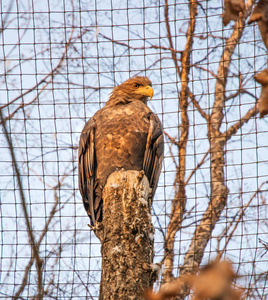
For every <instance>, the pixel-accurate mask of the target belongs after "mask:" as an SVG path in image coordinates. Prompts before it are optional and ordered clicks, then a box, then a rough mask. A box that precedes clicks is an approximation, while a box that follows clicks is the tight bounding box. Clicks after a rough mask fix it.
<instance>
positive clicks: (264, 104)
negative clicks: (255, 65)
mask: <svg viewBox="0 0 268 300" xmlns="http://www.w3.org/2000/svg"><path fill="white" fill-rule="evenodd" d="M254 79H255V80H256V81H257V82H258V83H260V84H261V85H262V88H261V95H260V98H259V100H258V109H259V111H260V118H263V117H264V116H265V115H267V114H268V70H267V69H265V70H262V71H261V72H259V73H258V74H256V75H255V76H254Z"/></svg>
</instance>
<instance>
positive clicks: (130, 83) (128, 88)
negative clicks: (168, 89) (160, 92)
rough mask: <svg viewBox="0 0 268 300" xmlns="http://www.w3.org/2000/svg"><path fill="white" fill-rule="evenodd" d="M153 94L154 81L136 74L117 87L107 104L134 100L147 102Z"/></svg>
mask: <svg viewBox="0 0 268 300" xmlns="http://www.w3.org/2000/svg"><path fill="white" fill-rule="evenodd" d="M153 94H154V90H153V88H152V82H151V81H150V80H149V79H148V78H147V77H143V76H136V77H133V78H130V79H128V80H126V81H125V82H123V83H122V84H120V85H118V86H117V87H115V88H114V90H113V91H112V92H111V95H110V98H109V101H108V102H107V104H108V105H111V104H112V105H116V104H119V103H128V102H131V101H133V100H140V101H142V102H143V103H145V104H146V103H147V100H148V98H150V99H151V98H152V97H153Z"/></svg>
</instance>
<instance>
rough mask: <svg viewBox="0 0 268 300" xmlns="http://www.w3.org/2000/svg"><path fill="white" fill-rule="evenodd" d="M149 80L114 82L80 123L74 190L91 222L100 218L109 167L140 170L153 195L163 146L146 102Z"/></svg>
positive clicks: (149, 93)
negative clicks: (105, 98)
mask: <svg viewBox="0 0 268 300" xmlns="http://www.w3.org/2000/svg"><path fill="white" fill-rule="evenodd" d="M152 96H153V89H152V83H151V81H150V80H149V79H148V78H146V77H141V76H137V77H134V78H131V79H128V80H127V81H125V82H124V83H122V84H121V85H119V86H117V87H115V88H114V90H113V91H112V93H111V95H110V98H109V100H108V101H107V103H106V105H105V106H104V107H103V108H102V109H100V110H99V111H97V112H96V114H95V115H94V116H93V117H92V118H91V119H90V120H89V121H88V122H87V123H86V124H85V126H84V129H83V130H82V133H81V136H80V142H79V154H78V156H79V158H78V159H79V161H78V175H79V190H80V193H81V195H82V198H83V203H84V207H85V209H86V211H87V213H88V215H89V217H90V219H91V223H92V225H95V223H96V222H101V221H102V190H103V188H104V186H105V183H106V180H107V178H108V177H109V175H110V174H112V173H113V172H114V171H115V170H117V169H121V168H124V169H125V170H137V171H141V170H144V172H145V175H146V176H147V178H148V180H149V182H150V187H151V188H152V197H153V196H154V193H155V190H156V187H157V183H158V179H159V175H160V171H161V166H162V160H163V152H164V142H163V130H162V125H161V122H160V120H159V118H158V117H157V116H156V115H155V114H154V113H153V112H152V111H151V110H150V109H149V107H148V106H147V105H146V103H147V99H148V97H150V98H152Z"/></svg>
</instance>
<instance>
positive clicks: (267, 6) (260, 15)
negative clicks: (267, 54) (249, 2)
mask: <svg viewBox="0 0 268 300" xmlns="http://www.w3.org/2000/svg"><path fill="white" fill-rule="evenodd" d="M253 22H257V23H258V26H259V31H260V33H261V37H262V40H263V43H264V45H265V47H266V48H267V49H268V1H267V0H260V1H259V2H258V4H257V5H256V6H255V7H254V10H253V13H252V15H251V17H250V18H249V20H248V24H251V23H253Z"/></svg>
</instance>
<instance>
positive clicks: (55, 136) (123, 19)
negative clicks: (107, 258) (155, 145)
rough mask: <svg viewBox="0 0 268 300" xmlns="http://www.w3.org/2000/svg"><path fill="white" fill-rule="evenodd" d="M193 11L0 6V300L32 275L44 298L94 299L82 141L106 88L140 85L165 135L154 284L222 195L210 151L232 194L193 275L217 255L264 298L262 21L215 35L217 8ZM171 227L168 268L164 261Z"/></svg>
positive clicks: (267, 135) (266, 139) (114, 0)
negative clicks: (131, 81) (81, 183)
mask: <svg viewBox="0 0 268 300" xmlns="http://www.w3.org/2000/svg"><path fill="white" fill-rule="evenodd" d="M253 2H254V1H253ZM189 3H190V4H189ZM194 3H195V1H189V2H188V1H184V0H179V1H167V0H166V1H152V0H148V1H147V0H143V1H141V0H139V1H134V0H133V1H132V0H128V1H118V0H107V1H106V0H104V1H97V0H95V1H91V0H88V1H84V0H79V1H65V0H60V1H49V0H47V1H28V2H25V1H23V0H16V1H8V0H4V1H2V2H1V15H0V16H1V24H2V27H1V31H0V40H1V42H0V43H1V54H0V55H1V62H0V63H1V81H0V99H1V125H2V131H1V133H0V147H1V157H0V169H1V172H0V182H1V184H0V188H1V190H0V197H1V198H0V199H1V206H0V215H1V220H0V227H1V247H0V252H1V273H0V297H1V298H11V297H14V298H15V299H18V298H20V299H27V298H34V297H35V295H37V293H38V288H39V286H38V284H39V281H38V276H39V275H40V274H39V273H40V272H41V273H42V289H43V295H44V298H46V297H47V298H56V299H63V298H64V299H66V298H73V299H77V298H83V299H97V298H98V294H99V283H100V276H101V255H100V243H99V240H98V239H97V238H96V237H95V235H94V233H93V232H92V231H91V230H90V228H89V227H88V226H87V224H88V223H89V219H88V216H87V215H86V212H85V211H84V208H83V205H82V200H81V196H80V194H79V192H78V178H77V155H78V142H79V136H80V133H81V130H82V128H83V126H84V123H85V121H86V120H88V119H89V118H90V117H91V116H92V115H93V114H94V113H95V112H96V111H97V110H98V109H99V108H101V107H103V106H104V104H105V102H106V101H107V99H108V97H109V93H110V92H111V91H112V89H113V87H114V86H116V85H118V84H120V83H122V82H123V81H124V80H126V79H128V78H129V77H132V76H135V75H142V76H147V77H148V78H150V80H151V81H152V83H153V88H154V91H155V93H154V97H153V99H152V100H151V102H150V103H149V106H150V108H151V109H152V110H153V111H154V112H155V113H156V114H157V115H158V116H159V118H160V120H161V121H162V124H163V128H164V131H165V158H164V163H163V168H162V174H161V177H160V182H159V185H158V189H157V192H156V195H155V198H154V203H153V210H152V222H153V224H154V227H155V263H159V265H160V273H159V277H158V280H157V282H156V284H155V288H156V289H157V288H158V287H159V285H160V283H161V280H162V278H163V277H164V276H167V273H165V270H166V269H167V266H170V267H171V274H172V276H175V277H177V276H179V274H180V272H181V270H182V268H183V267H185V261H186V258H187V257H188V256H187V255H188V254H189V249H190V247H191V245H192V243H193V242H194V241H195V240H197V239H198V237H199V236H198V234H197V233H198V228H200V227H199V226H200V224H202V222H203V221H204V217H205V214H206V212H208V211H209V210H211V211H212V210H213V209H214V208H213V201H214V200H213V199H216V198H215V197H216V196H217V193H218V194H219V193H220V194H221V191H216V192H215V186H214V185H215V182H214V181H215V177H213V176H214V175H213V172H214V171H215V165H214V164H215V161H213V157H214V156H213V153H214V152H213V151H214V150H213V149H214V148H213V145H214V146H215V145H217V143H219V144H221V145H222V148H223V160H222V161H221V164H222V166H221V167H222V174H218V175H219V176H222V178H223V182H221V183H220V184H219V186H220V185H221V184H222V186H223V187H224V186H225V187H226V188H227V189H228V190H227V192H223V194H224V193H226V201H225V200H223V203H224V204H223V206H222V207H221V208H219V207H217V206H216V208H215V210H216V211H217V212H219V216H218V219H217V220H216V221H215V224H212V223H211V229H210V230H209V232H210V234H209V236H208V238H207V242H206V244H205V246H204V249H203V254H202V257H201V260H200V265H205V264H206V263H207V262H209V261H211V260H214V259H215V258H216V257H219V256H220V257H221V258H222V259H229V260H231V261H232V263H233V266H234V270H235V272H237V273H238V274H239V277H238V279H237V284H238V285H240V286H241V287H243V289H244V293H245V296H246V298H247V299H266V297H267V292H268V289H267V285H268V283H267V280H268V278H267V277H268V273H267V269H268V268H267V267H268V263H267V259H268V253H267V243H268V236H267V231H268V230H267V228H268V227H267V225H268V224H267V217H268V216H267V209H268V206H267V200H266V199H267V186H268V184H267V183H268V182H267V180H268V179H267V176H268V160H267V157H268V150H267V149H268V148H267V146H268V129H267V118H265V117H264V118H263V119H261V118H260V117H259V114H258V108H257V105H256V101H257V100H258V98H259V97H260V92H261V86H260V85H259V84H258V83H256V81H255V80H254V78H253V76H254V74H256V73H257V72H259V71H260V70H263V69H265V68H266V61H267V49H266V48H265V45H264V44H263V41H262V38H261V35H260V33H259V29H258V26H257V24H251V25H248V24H247V23H246V22H244V23H243V20H242V21H241V22H242V23H241V22H240V23H239V21H237V22H236V23H235V22H234V21H231V23H230V24H229V25H227V26H226V27H224V26H223V24H222V12H223V1H222V2H221V1H216V0H215V1H214V0H211V1H199V2H198V3H197V8H196V10H197V15H193V14H191V11H192V10H191V9H192V8H193V7H194ZM247 5H248V6H247V9H248V7H251V6H250V5H252V1H248V3H247ZM247 13H248V14H249V13H250V9H248V10H247V12H246V13H245V14H247ZM247 16H248V15H247ZM245 18H246V17H245ZM241 24H242V25H241ZM191 26H192V27H191ZM191 39H192V42H189V41H190V40H191ZM230 45H231V46H232V45H234V49H233V50H232V51H233V52H232V55H231V57H229V58H228V55H227V54H226V53H227V52H228V51H229V53H230V48H228V47H231V46H230ZM187 47H188V48H187ZM226 49H227V50H228V51H227V50H226ZM222 69H224V70H225V69H227V73H226V74H227V76H223V75H222V72H221V71H222ZM221 87H222V89H221ZM185 92H186V94H185ZM220 97H223V99H224V101H222V102H220V101H218V99H219V98H220ZM217 114H218V115H217ZM215 116H216V119H217V122H218V123H217V124H218V129H217V128H216V129H215V131H213V130H214V129H213V122H214V119H213V118H215ZM211 124H212V125H211ZM211 126H212V127H211ZM213 134H214V136H213ZM217 134H218V135H217ZM217 138H218V140H216V143H215V139H217ZM213 142H214V143H215V144H213ZM215 147H216V146H215ZM183 149H185V152H183V151H182V150H183ZM183 161H184V165H183ZM216 171H217V170H216ZM19 182H20V183H21V187H20V185H19ZM222 186H221V187H222ZM182 187H184V189H183V188H182ZM221 187H220V188H221ZM182 190H184V192H185V193H184V197H183V198H179V197H178V195H180V192H181V191H182ZM215 193H216V194H215ZM227 194H228V196H227ZM215 195H216V196H215ZM178 199H179V201H178ZM182 199H184V200H183V201H182ZM211 203H212V204H211ZM210 204H211V205H212V207H210V206H209V205H210ZM176 206H177V208H178V206H180V207H181V208H180V210H178V211H176ZM209 207H210V208H209ZM178 212H180V214H179V217H178V216H177V219H176V218H175V217H176V214H178ZM26 213H27V214H26ZM174 216H175V217H174ZM174 218H175V219H176V220H177V221H174V220H175V219H174ZM27 222H28V223H27ZM172 222H175V223H174V224H176V226H177V228H176V230H175V231H172V230H171V229H170V230H171V231H170V232H172V233H173V234H174V236H173V239H172V240H171V244H172V246H171V248H172V249H170V250H172V251H173V254H174V256H173V257H172V258H171V257H169V255H167V253H166V252H165V251H166V249H167V245H168V241H169V238H170V236H169V235H167V233H168V232H169V224H171V223H172ZM172 224H173V223H172ZM176 226H175V227H176ZM31 235H32V238H33V240H34V241H35V246H36V249H37V252H38V254H39V256H40V259H41V260H42V261H43V263H42V266H41V267H40V266H39V267H38V265H37V264H36V261H37V260H36V256H35V254H34V248H33V247H32V246H31V245H32V244H31ZM198 250H199V249H196V251H197V252H198ZM169 253H171V252H169ZM167 257H168V258H169V262H171V265H169V264H168V263H166V262H167V261H165V259H166V258H167ZM169 276H170V274H169Z"/></svg>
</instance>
